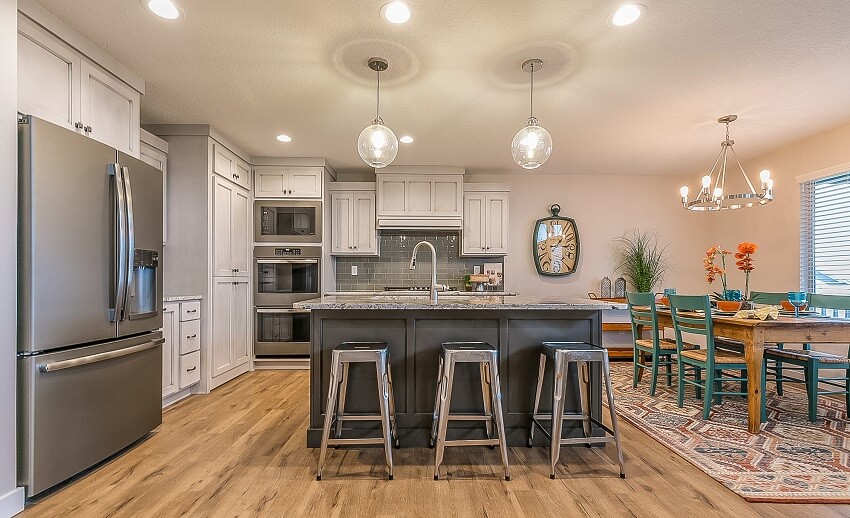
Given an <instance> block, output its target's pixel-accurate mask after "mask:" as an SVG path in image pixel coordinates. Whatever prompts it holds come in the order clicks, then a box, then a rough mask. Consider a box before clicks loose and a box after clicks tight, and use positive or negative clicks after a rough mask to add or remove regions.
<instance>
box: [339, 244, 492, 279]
mask: <svg viewBox="0 0 850 518" xmlns="http://www.w3.org/2000/svg"><path fill="white" fill-rule="evenodd" d="M378 239H379V241H380V243H379V246H380V248H379V250H380V253H381V255H380V257H337V258H336V289H337V291H379V290H382V289H383V288H384V286H427V285H428V284H430V282H431V253H430V251H429V250H428V249H427V248H420V249H419V253H418V254H417V255H416V270H410V269H409V266H410V255H411V253H412V252H413V247H414V246H416V243H418V242H419V241H428V242H430V243H431V244H432V245H434V248H435V249H436V250H437V282H438V283H440V284H448V285H449V287H450V288H457V289H460V290H462V289H464V285H463V277H464V275H468V274H471V273H473V268H474V267H475V266H483V265H484V263H485V262H488V263H501V262H502V258H501V257H487V258H484V257H461V256H460V246H461V242H460V236H459V235H458V234H457V233H454V232H433V231H432V232H387V231H383V232H381V234H380V235H379V236H378ZM353 265H356V266H357V275H351V267H352V266H353Z"/></svg>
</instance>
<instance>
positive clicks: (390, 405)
mask: <svg viewBox="0 0 850 518" xmlns="http://www.w3.org/2000/svg"><path fill="white" fill-rule="evenodd" d="M352 363H374V364H375V369H376V371H375V372H376V374H377V381H378V387H377V389H378V402H379V406H380V413H379V414H366V415H364V414H356V415H351V414H349V415H346V414H345V397H346V392H347V389H348V367H349V365H350V364H352ZM346 421H379V422H380V423H381V437H367V438H357V439H343V438H342V437H341V436H342V423H343V422H346ZM334 425H336V430H335V434H334V435H335V437H334V438H331V436H330V435H331V430H332V429H333V428H334ZM391 441H392V442H394V443H395V447H396V448H398V447H399V440H398V431H397V429H396V422H395V399H394V397H393V378H392V374H391V373H390V359H389V349H388V347H387V343H386V342H343V343H341V344H339V345H338V346H336V347H334V349H333V351H332V357H331V369H330V385H329V387H328V401H327V405H326V406H325V423H324V426H323V427H322V446H321V452H320V453H319V467H318V470H317V472H316V480H322V470H323V469H324V466H325V459H326V456H327V450H328V446H334V447H338V446H354V445H358V446H359V445H378V444H379V445H383V447H384V452H385V455H386V463H387V472H388V475H387V478H388V479H389V480H392V479H393V457H392V447H391Z"/></svg>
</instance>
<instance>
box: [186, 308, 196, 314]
mask: <svg viewBox="0 0 850 518" xmlns="http://www.w3.org/2000/svg"><path fill="white" fill-rule="evenodd" d="M197 312H198V310H197V309H187V310H186V313H197Z"/></svg>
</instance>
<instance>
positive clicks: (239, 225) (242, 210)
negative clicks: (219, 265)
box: [230, 189, 251, 277]
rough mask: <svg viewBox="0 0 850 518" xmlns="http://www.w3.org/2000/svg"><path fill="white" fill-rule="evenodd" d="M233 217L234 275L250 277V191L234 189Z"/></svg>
mask: <svg viewBox="0 0 850 518" xmlns="http://www.w3.org/2000/svg"><path fill="white" fill-rule="evenodd" d="M231 200H232V201H231V210H232V219H231V224H230V229H231V230H230V231H231V237H230V246H231V249H230V257H231V259H230V264H231V265H233V269H234V270H235V271H234V272H233V274H234V275H236V276H237V277H248V270H249V268H250V266H249V265H250V264H251V248H250V246H249V244H248V222H249V221H250V216H249V211H250V210H251V208H250V204H249V200H248V191H243V190H242V189H234V190H233V191H232V198H231Z"/></svg>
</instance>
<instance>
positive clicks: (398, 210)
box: [376, 177, 407, 216]
mask: <svg viewBox="0 0 850 518" xmlns="http://www.w3.org/2000/svg"><path fill="white" fill-rule="evenodd" d="M376 182H377V190H378V203H379V204H380V206H379V207H378V212H379V213H380V214H382V215H390V216H393V215H403V214H404V212H405V210H407V205H406V203H405V202H406V199H407V182H406V181H404V180H398V179H387V178H383V177H381V178H378V179H377V180H376Z"/></svg>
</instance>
